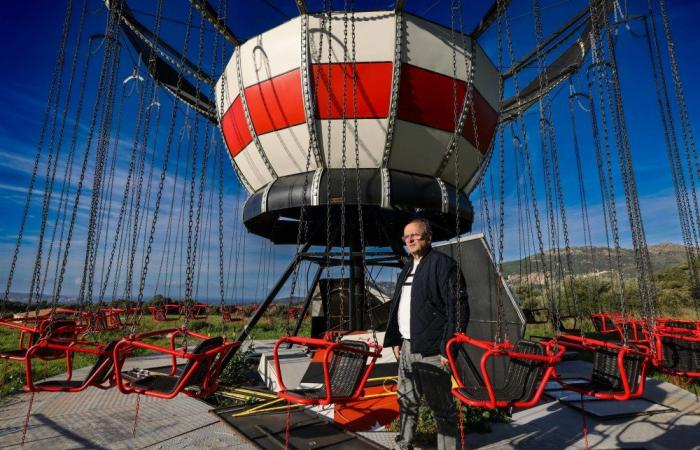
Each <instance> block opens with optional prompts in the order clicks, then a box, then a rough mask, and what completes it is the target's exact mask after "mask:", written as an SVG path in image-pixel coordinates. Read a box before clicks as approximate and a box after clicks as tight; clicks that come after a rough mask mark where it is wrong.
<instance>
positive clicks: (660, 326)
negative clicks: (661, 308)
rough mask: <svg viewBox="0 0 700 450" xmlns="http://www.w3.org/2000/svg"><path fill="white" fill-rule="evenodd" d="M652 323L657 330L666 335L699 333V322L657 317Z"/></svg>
mask: <svg viewBox="0 0 700 450" xmlns="http://www.w3.org/2000/svg"><path fill="white" fill-rule="evenodd" d="M654 323H655V325H656V329H657V330H659V331H661V332H663V333H667V334H694V333H700V320H689V319H678V318H673V317H659V318H657V319H656V320H655V321H654Z"/></svg>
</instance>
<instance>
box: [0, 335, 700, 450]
mask: <svg viewBox="0 0 700 450" xmlns="http://www.w3.org/2000/svg"><path fill="white" fill-rule="evenodd" d="M261 344H262V343H261ZM130 364H131V367H140V368H145V369H148V368H156V367H162V366H164V365H167V364H168V360H167V359H166V358H162V357H143V358H134V359H133V360H131V361H130ZM586 364H588V363H582V362H567V363H565V365H564V366H562V367H560V372H563V374H564V376H566V374H567V373H568V374H571V376H574V375H575V374H580V373H581V372H582V371H585V370H586V369H587V366H586ZM128 368H130V367H127V369H128ZM86 370H87V369H80V370H76V371H75V376H76V377H80V376H81V375H84V373H83V371H86ZM556 392H557V391H556V390H550V392H548V394H547V398H546V399H544V400H543V401H542V402H541V403H540V404H539V405H537V406H536V407H534V408H530V409H527V410H522V411H516V412H515V413H514V414H513V420H512V422H511V423H507V424H506V423H504V424H500V423H499V424H494V425H493V426H492V431H491V432H490V433H484V434H476V433H471V434H469V435H468V436H467V438H466V441H467V442H466V443H467V448H470V449H475V448H483V449H516V448H517V449H533V450H550V449H577V448H580V449H582V448H586V439H587V441H588V447H589V448H595V449H613V448H634V449H640V448H644V449H674V450H682V449H698V448H700V444H699V442H700V441H698V436H699V434H698V433H700V431H699V430H700V399H697V398H696V397H695V396H694V395H693V394H691V393H690V392H688V391H686V390H684V389H680V388H678V387H677V386H675V385H673V384H671V383H665V382H659V381H656V380H651V379H650V380H648V381H647V389H646V391H645V401H643V402H639V403H637V404H635V405H631V404H608V405H603V404H602V403H601V404H598V405H594V403H596V402H594V401H589V402H586V403H585V404H584V405H585V406H584V408H583V410H582V409H581V408H580V407H575V406H574V405H573V403H578V402H570V403H569V402H567V401H561V400H557V395H556ZM29 401H30V394H28V393H22V394H17V395H14V396H11V397H9V398H7V399H5V400H4V401H3V402H2V403H0V418H1V419H0V447H2V448H18V447H19V443H20V440H21V436H22V430H23V428H24V421H25V416H26V412H27V407H28V405H29ZM650 405H651V406H650ZM645 408H647V409H649V408H650V409H651V410H650V411H646V410H645ZM135 411H136V396H135V395H123V394H120V393H119V392H118V391H116V390H107V391H103V390H99V389H93V388H90V389H87V390H85V391H84V392H81V393H76V394H61V393H46V392H42V393H37V394H36V395H35V398H34V404H33V406H32V415H31V417H30V419H29V426H28V428H27V434H26V440H25V448H27V449H44V448H52V449H68V448H71V449H74V448H94V449H122V448H149V449H166V448H167V449H174V448H178V449H179V448H190V449H192V448H230V449H248V448H261V447H258V446H256V445H255V443H253V442H251V441H249V440H247V439H245V438H244V437H243V435H241V434H239V433H238V432H237V431H236V429H235V427H231V426H230V425H229V424H225V423H224V422H225V421H222V420H220V418H219V417H218V416H217V415H215V414H213V413H212V407H211V406H210V405H208V404H206V403H204V402H202V401H199V400H195V399H191V398H189V397H185V396H178V397H176V398H175V399H172V400H160V399H155V398H148V397H143V396H142V397H141V399H140V408H139V414H138V421H137V429H136V435H135V436H133V435H132V427H133V424H134V414H135ZM601 411H602V412H603V413H604V414H602V415H601ZM607 413H610V414H609V415H606V414H607ZM309 414H310V413H309ZM584 417H585V424H586V428H587V430H588V433H587V437H584V434H583V424H584ZM359 434H360V436H361V440H366V439H369V440H372V441H374V442H375V443H376V444H377V446H376V447H375V446H374V445H369V446H368V448H371V447H375V448H381V447H387V446H390V445H391V443H392V442H393V437H394V435H395V434H394V433H389V432H367V433H359ZM346 437H347V436H346ZM276 440H279V439H276ZM365 442H367V441H365ZM258 445H260V444H258ZM263 448H264V447H263ZM428 448H429V447H428Z"/></svg>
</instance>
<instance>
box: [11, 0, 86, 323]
mask: <svg viewBox="0 0 700 450" xmlns="http://www.w3.org/2000/svg"><path fill="white" fill-rule="evenodd" d="M72 4H73V2H72V0H68V3H67V5H66V13H65V16H64V20H63V28H62V32H61V41H60V44H59V49H58V54H57V56H56V61H55V63H54V68H53V74H52V76H51V82H50V85H49V95H48V98H47V101H46V107H45V109H44V116H43V118H42V122H41V123H42V125H41V130H40V132H39V141H38V143H37V149H36V154H35V156H34V165H33V167H32V175H31V178H30V180H29V187H28V190H27V197H26V199H25V202H24V207H23V209H22V218H21V220H20V226H19V231H18V233H17V240H16V241H15V249H14V253H13V255H12V262H11V263H10V271H9V273H8V276H7V284H6V285H5V293H4V295H3V302H2V303H3V311H2V312H3V313H4V310H5V308H6V305H7V302H8V301H9V296H10V289H11V288H12V281H13V279H14V274H15V269H16V266H17V258H18V257H19V251H20V247H21V245H22V240H23V237H24V229H25V226H26V223H27V216H28V215H29V208H30V206H31V200H32V194H33V192H34V184H35V183H36V179H37V174H38V171H39V161H40V160H41V155H42V150H43V148H44V140H45V138H46V132H47V129H48V126H49V119H50V117H51V116H52V113H51V111H52V110H53V109H54V108H55V106H54V105H58V99H59V94H60V90H61V87H62V83H61V77H62V74H63V67H64V55H65V51H66V47H67V42H68V31H69V26H70V18H71V15H72V9H73V7H72ZM54 114H55V112H54ZM31 292H32V291H31V290H30V293H31ZM29 300H30V301H29V302H28V303H27V311H29V308H30V307H31V296H30V299H29Z"/></svg>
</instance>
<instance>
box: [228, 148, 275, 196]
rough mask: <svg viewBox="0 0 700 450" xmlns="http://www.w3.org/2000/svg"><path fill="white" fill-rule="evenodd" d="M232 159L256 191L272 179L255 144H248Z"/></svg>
mask: <svg viewBox="0 0 700 450" xmlns="http://www.w3.org/2000/svg"><path fill="white" fill-rule="evenodd" d="M233 160H234V162H235V163H236V165H237V166H238V169H239V170H240V171H241V172H242V173H243V176H245V178H246V180H248V183H249V184H250V187H251V188H252V189H253V191H257V190H258V189H260V188H261V187H263V186H264V185H266V184H267V183H269V182H270V181H272V175H270V173H269V172H268V171H267V170H266V169H265V163H264V162H263V160H262V158H261V157H260V154H259V153H258V150H257V149H256V148H255V144H253V143H250V144H248V146H247V147H246V148H244V149H243V150H242V151H241V152H240V153H239V154H237V155H236V156H235V157H234V158H233Z"/></svg>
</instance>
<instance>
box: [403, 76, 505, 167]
mask: <svg viewBox="0 0 700 450" xmlns="http://www.w3.org/2000/svg"><path fill="white" fill-rule="evenodd" d="M455 89H456V91H457V92H456V94H457V96H456V97H457V113H458V114H459V112H460V110H461V108H462V103H463V102H464V95H465V93H466V83H465V82H463V81H461V80H457V83H456V84H455V82H454V80H453V78H452V77H447V76H445V75H442V74H439V73H437V72H432V71H430V70H426V69H422V68H420V67H416V66H412V65H410V64H403V65H402V66H401V85H400V86H399V105H398V111H397V117H398V118H399V119H401V120H406V121H408V122H413V123H417V124H421V125H425V126H428V127H431V128H437V129H440V130H443V131H453V130H454V128H455V116H454V107H453V103H454V98H455ZM473 95H474V107H475V110H476V117H477V121H476V122H477V126H478V131H479V151H480V152H481V153H485V152H486V151H487V150H488V147H489V145H490V143H491V138H492V137H493V133H494V130H495V128H496V123H497V121H498V113H497V112H496V111H495V110H494V109H493V108H491V106H490V105H489V104H488V102H487V101H486V100H485V99H484V97H483V96H482V95H481V94H480V93H479V91H478V90H476V89H474V94H473ZM467 117H468V120H467V121H466V122H465V124H464V128H463V130H462V131H463V132H462V135H463V136H464V137H465V138H466V139H467V140H468V141H469V142H471V143H472V145H474V126H473V121H472V120H471V114H469V115H468V116H467ZM475 146H476V145H475Z"/></svg>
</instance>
